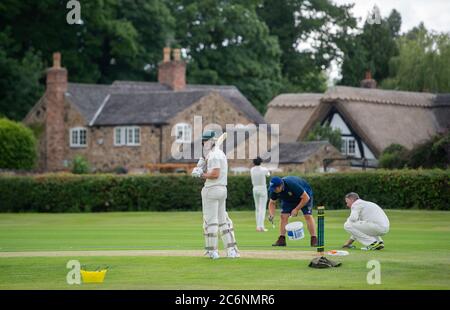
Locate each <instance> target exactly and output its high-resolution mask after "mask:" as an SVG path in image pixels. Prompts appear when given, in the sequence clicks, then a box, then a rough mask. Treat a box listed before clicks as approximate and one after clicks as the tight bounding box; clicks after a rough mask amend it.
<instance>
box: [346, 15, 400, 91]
mask: <svg viewBox="0 0 450 310" xmlns="http://www.w3.org/2000/svg"><path fill="white" fill-rule="evenodd" d="M400 28H401V16H400V13H398V12H397V11H396V10H393V11H392V12H391V13H390V15H389V16H388V17H387V18H381V17H380V23H376V22H374V23H370V22H369V21H366V22H365V24H364V27H363V28H362V32H361V33H358V34H356V35H355V36H354V38H352V39H350V40H347V41H346V44H343V48H342V49H343V51H344V54H345V53H347V55H346V56H345V57H344V58H345V59H344V63H343V64H342V80H341V81H340V84H343V85H347V86H358V87H359V85H360V81H361V80H362V79H363V77H364V73H365V71H367V70H370V71H371V72H372V76H373V77H374V79H375V80H377V82H379V83H381V82H382V81H383V80H384V79H386V78H388V77H389V61H390V59H391V58H392V57H395V56H397V55H398V47H397V43H396V40H395V39H396V37H397V36H398V35H399V31H400Z"/></svg>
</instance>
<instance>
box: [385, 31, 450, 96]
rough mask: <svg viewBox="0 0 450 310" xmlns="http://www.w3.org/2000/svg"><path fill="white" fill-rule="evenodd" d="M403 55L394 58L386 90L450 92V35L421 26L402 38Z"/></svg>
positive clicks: (401, 50) (400, 40)
mask: <svg viewBox="0 0 450 310" xmlns="http://www.w3.org/2000/svg"><path fill="white" fill-rule="evenodd" d="M399 45H400V54H399V56H397V57H394V58H393V59H391V62H390V71H391V77H390V78H389V79H387V80H386V81H385V82H384V83H383V84H382V87H383V88H387V89H399V90H406V91H417V92H423V91H425V92H442V93H444V92H450V35H449V34H448V33H447V34H446V33H442V34H437V33H430V32H428V31H427V30H426V29H425V27H424V26H423V24H422V25H419V27H417V28H414V29H413V30H411V31H410V32H409V33H407V34H405V35H404V36H402V37H401V38H400V39H399Z"/></svg>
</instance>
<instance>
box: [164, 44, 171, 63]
mask: <svg viewBox="0 0 450 310" xmlns="http://www.w3.org/2000/svg"><path fill="white" fill-rule="evenodd" d="M163 56H164V57H163V62H169V61H170V47H165V48H164V49H163Z"/></svg>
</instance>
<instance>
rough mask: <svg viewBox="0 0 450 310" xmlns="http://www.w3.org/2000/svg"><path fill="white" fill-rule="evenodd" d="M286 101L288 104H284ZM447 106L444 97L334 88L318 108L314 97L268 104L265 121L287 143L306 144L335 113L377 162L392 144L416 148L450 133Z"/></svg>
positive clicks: (279, 100) (296, 98) (279, 99)
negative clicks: (444, 132) (277, 125)
mask: <svg viewBox="0 0 450 310" xmlns="http://www.w3.org/2000/svg"><path fill="white" fill-rule="evenodd" d="M283 98H285V99H289V100H285V101H286V102H285V103H284V102H283ZM293 98H295V99H293ZM315 98H318V97H315ZM295 100H296V101H298V102H295V103H294V104H293V103H292V102H293V101H295ZM448 102H449V101H448V97H447V96H445V95H437V96H436V95H433V94H429V93H416V92H404V91H390V90H380V89H364V88H355V87H334V88H331V89H329V90H328V91H327V92H326V93H325V94H323V95H320V98H319V99H318V104H316V105H313V104H311V95H310V94H307V95H306V96H302V95H300V94H299V95H281V96H278V97H277V98H275V99H274V100H273V101H272V102H271V103H270V104H269V109H268V111H267V113H266V120H267V122H268V123H280V131H281V136H280V140H282V141H283V142H294V141H301V140H302V139H304V138H305V137H306V135H307V133H308V131H309V130H310V129H311V128H312V127H313V126H314V124H315V123H317V122H321V121H323V120H324V119H325V117H326V116H327V114H328V113H329V112H330V110H331V109H332V108H335V109H336V110H337V111H338V112H339V113H340V114H341V116H342V117H343V118H344V120H345V121H346V123H347V124H348V125H350V126H351V128H352V129H353V130H354V132H355V133H356V134H357V135H359V136H360V137H361V138H362V139H363V141H364V142H365V143H366V144H367V145H368V146H369V148H370V149H371V150H372V152H374V154H375V155H376V156H377V155H379V154H380V153H381V152H382V151H383V149H384V148H386V147H387V146H389V145H390V144H392V143H399V144H402V145H404V146H406V147H407V148H412V147H414V146H415V145H416V144H418V143H421V142H422V141H424V140H427V139H429V138H430V136H432V135H434V134H436V133H437V132H438V131H441V130H443V129H444V128H446V127H448V126H449V117H446V116H447V115H448V114H449V113H450V112H449V109H450V104H449V103H448ZM437 112H438V113H437Z"/></svg>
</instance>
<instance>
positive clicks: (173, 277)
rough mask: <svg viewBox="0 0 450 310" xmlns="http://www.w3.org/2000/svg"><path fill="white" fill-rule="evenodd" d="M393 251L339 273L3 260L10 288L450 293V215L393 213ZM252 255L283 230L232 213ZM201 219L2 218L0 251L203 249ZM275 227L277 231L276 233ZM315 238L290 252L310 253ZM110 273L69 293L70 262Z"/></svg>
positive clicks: (334, 226)
mask: <svg viewBox="0 0 450 310" xmlns="http://www.w3.org/2000/svg"><path fill="white" fill-rule="evenodd" d="M387 213H388V216H389V218H390V220H391V231H390V233H389V234H388V235H387V236H386V237H385V238H384V239H385V243H386V248H385V249H384V250H383V251H375V252H363V251H360V250H352V251H351V253H350V255H349V256H346V257H339V258H337V259H336V260H339V261H341V262H342V263H343V265H342V266H341V267H339V268H334V269H326V270H319V269H311V268H309V267H307V265H308V261H309V260H273V259H250V258H242V259H238V260H230V259H219V260H216V261H212V260H209V259H207V258H205V257H36V258H31V257H30V258H0V289H295V290H297V289H301V290H303V289H447V290H448V289H450V277H449V275H450V212H438V211H435V212H431V211H397V210H395V211H394V210H388V212H387ZM347 216H348V211H328V212H327V214H326V220H325V221H326V223H325V234H326V235H325V240H326V248H327V249H337V248H338V247H339V246H340V245H341V244H342V242H343V241H344V240H345V239H347V237H348V236H347V234H346V233H345V231H344V229H343V227H342V226H343V223H344V221H345V219H346V217H347ZM230 217H231V218H232V219H233V221H234V223H235V229H236V237H237V240H238V243H239V247H240V249H242V250H249V249H252V250H255V249H260V250H273V248H272V247H271V246H270V245H271V244H272V243H273V242H274V241H275V239H276V238H277V230H273V229H270V230H269V232H267V233H264V234H263V233H256V232H255V223H254V213H253V212H248V211H245V212H230ZM201 223H202V216H201V213H199V212H169V213H158V212H141V213H131V212H130V213H89V214H0V252H10V251H55V250H57V251H59V250H61V251H62V250H120V249H123V250H127V249H130V250H136V249H147V250H151V249H155V250H156V249H164V250H171V249H174V250H182V249H189V250H191V249H201V248H202V247H203V238H202V227H201ZM268 226H269V225H268ZM306 235H307V238H305V239H303V240H300V241H290V242H289V241H288V247H287V248H286V249H279V250H280V251H288V250H289V251H297V250H303V251H304V250H310V249H311V248H309V247H308V241H309V238H308V236H309V235H308V233H306ZM69 259H78V260H79V261H80V262H81V264H88V265H109V266H111V269H110V270H109V271H108V273H107V275H106V280H105V282H104V283H103V284H82V285H78V286H77V285H72V286H71V285H68V284H67V283H66V274H67V272H68V269H66V263H67V261H68V260H69ZM372 259H376V260H378V261H379V262H380V264H381V281H382V284H381V285H368V284H367V282H366V277H367V273H368V272H369V269H368V268H367V267H366V264H367V262H368V261H369V260H372Z"/></svg>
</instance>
